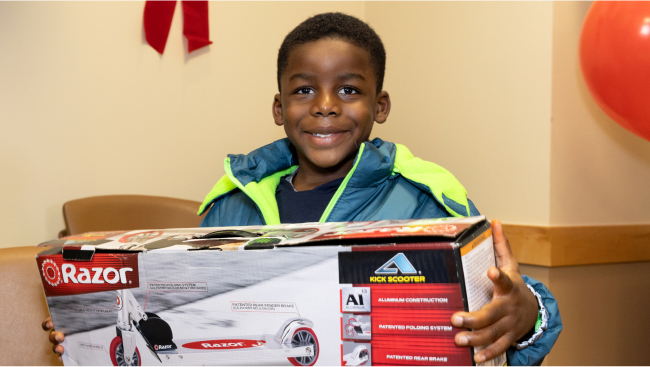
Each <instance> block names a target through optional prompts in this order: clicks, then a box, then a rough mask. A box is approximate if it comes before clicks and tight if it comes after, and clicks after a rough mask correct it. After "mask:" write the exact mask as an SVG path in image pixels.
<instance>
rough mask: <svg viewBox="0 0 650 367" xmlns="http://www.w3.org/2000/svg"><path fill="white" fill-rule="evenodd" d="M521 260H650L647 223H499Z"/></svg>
mask: <svg viewBox="0 0 650 367" xmlns="http://www.w3.org/2000/svg"><path fill="white" fill-rule="evenodd" d="M503 230H504V232H505V234H506V236H507V237H508V240H509V241H510V246H511V247H512V252H513V253H514V254H515V257H516V258H517V260H518V261H519V263H521V264H529V265H540V266H548V267H555V266H571V265H588V264H610V263H620V262H631V261H650V225H647V224H646V225H621V226H580V227H578V226H575V227H542V226H524V225H515V224H505V223H504V224H503Z"/></svg>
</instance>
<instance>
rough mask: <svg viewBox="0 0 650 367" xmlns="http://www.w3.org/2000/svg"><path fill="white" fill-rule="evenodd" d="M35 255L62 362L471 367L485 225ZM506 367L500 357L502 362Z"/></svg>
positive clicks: (110, 243)
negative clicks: (461, 322)
mask: <svg viewBox="0 0 650 367" xmlns="http://www.w3.org/2000/svg"><path fill="white" fill-rule="evenodd" d="M41 246H52V247H51V248H50V249H48V250H46V251H44V252H42V253H40V254H39V255H38V256H37V259H36V261H37V263H38V266H39V269H40V270H41V275H42V280H43V287H44V290H45V295H46V296H47V302H48V305H49V308H50V313H51V315H52V320H53V322H54V325H55V328H56V329H57V330H58V331H62V332H63V333H65V335H66V338H65V342H64V346H65V351H66V352H65V354H64V356H63V360H64V363H65V364H66V365H111V364H113V365H120V364H136V365H138V364H141V365H161V364H173V365H199V364H212V365H218V364H223V365H233V364H244V365H251V364H254V365H314V364H316V365H339V364H340V365H373V364H375V365H381V364H389V365H471V364H472V355H473V353H474V351H473V349H472V348H458V347H456V346H455V345H454V335H455V334H456V333H457V332H458V331H460V329H457V328H455V327H452V325H451V322H450V318H451V315H452V314H453V313H454V312H456V311H459V310H466V311H467V310H470V311H473V310H478V309H479V308H480V307H482V306H483V305H484V304H486V303H487V302H489V300H490V299H491V296H492V285H491V282H490V281H489V279H488V278H487V275H486V273H487V269H488V268H489V267H490V266H491V265H494V264H495V258H494V250H493V244H492V235H491V229H490V224H489V222H487V221H486V220H485V218H484V217H470V218H462V219H428V220H390V221H389V220H386V221H376V222H352V223H305V224H299V225H298V224H295V225H279V226H259V227H229V228H195V229H165V230H142V231H131V232H102V233H87V234H83V235H79V236H71V237H67V238H64V239H60V240H55V241H50V242H47V243H44V244H42V245H41ZM494 363H495V364H500V365H503V364H504V363H505V356H501V357H500V358H498V360H496V361H494Z"/></svg>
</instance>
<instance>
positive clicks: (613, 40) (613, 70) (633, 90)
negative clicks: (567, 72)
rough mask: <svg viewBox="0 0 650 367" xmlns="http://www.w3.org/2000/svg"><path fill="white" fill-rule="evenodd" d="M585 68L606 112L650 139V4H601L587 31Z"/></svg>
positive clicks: (582, 55) (588, 20)
mask: <svg viewBox="0 0 650 367" xmlns="http://www.w3.org/2000/svg"><path fill="white" fill-rule="evenodd" d="M580 66H581V68H582V74H583V75H584V78H585V81H586V82H587V86H588V87H589V91H590V92H591V95H592V96H593V97H594V99H595V100H596V103H598V105H599V106H600V108H602V109H603V111H605V113H606V114H607V115H609V117H611V118H612V119H614V121H616V122H617V123H618V124H620V125H621V126H623V127H624V128H626V129H627V130H629V131H631V132H633V133H634V134H636V135H638V136H640V137H642V138H644V139H646V140H650V2H648V1H621V2H618V1H595V2H594V3H593V4H592V6H591V8H590V9H589V12H588V13H587V17H586V18H585V22H584V24H583V26H582V34H581V35H580Z"/></svg>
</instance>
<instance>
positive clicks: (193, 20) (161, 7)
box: [144, 0, 212, 55]
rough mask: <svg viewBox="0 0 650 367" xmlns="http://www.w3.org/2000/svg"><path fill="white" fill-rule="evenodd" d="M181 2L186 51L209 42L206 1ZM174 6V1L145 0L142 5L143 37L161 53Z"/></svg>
mask: <svg viewBox="0 0 650 367" xmlns="http://www.w3.org/2000/svg"><path fill="white" fill-rule="evenodd" d="M181 3H182V4H183V35H185V38H187V52H192V51H194V50H197V49H199V48H201V47H205V46H207V45H209V44H211V43H212V41H210V29H209V22H208V2H207V1H185V0H184V1H181ZM175 8H176V1H147V2H146V3H145V5H144V34H145V38H146V39H147V42H148V43H149V45H151V47H153V48H154V49H155V50H156V51H158V53H160V54H161V55H162V53H163V52H165V45H166V44H167V37H168V36H169V29H170V28H171V26H172V18H173V17H174V9H175Z"/></svg>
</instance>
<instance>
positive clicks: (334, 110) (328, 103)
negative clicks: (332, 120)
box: [311, 93, 341, 116]
mask: <svg viewBox="0 0 650 367" xmlns="http://www.w3.org/2000/svg"><path fill="white" fill-rule="evenodd" d="M311 113H312V115H313V116H338V115H339V114H340V113H341V110H340V107H339V105H338V100H337V98H336V96H333V95H332V94H330V93H321V94H320V95H319V96H318V97H317V98H314V104H313V105H312V111H311Z"/></svg>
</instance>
